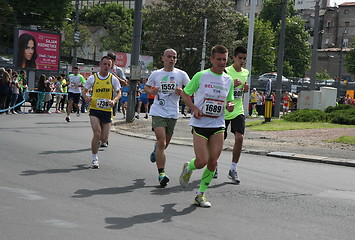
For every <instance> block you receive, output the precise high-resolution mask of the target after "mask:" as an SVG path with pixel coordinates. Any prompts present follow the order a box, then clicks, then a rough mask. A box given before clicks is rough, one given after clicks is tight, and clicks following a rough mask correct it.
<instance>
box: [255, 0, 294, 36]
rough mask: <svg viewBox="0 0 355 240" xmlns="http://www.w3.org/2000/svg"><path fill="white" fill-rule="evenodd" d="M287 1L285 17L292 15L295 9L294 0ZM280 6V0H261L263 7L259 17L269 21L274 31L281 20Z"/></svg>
mask: <svg viewBox="0 0 355 240" xmlns="http://www.w3.org/2000/svg"><path fill="white" fill-rule="evenodd" d="M286 1H287V10H286V18H288V17H291V16H294V15H295V14H296V10H295V7H294V1H291V0H286ZM281 8H282V0H265V1H264V2H263V8H262V9H261V11H260V14H259V17H260V18H261V19H263V20H265V21H269V22H270V23H271V24H272V28H273V29H274V31H276V29H277V28H278V25H279V24H280V21H281Z"/></svg>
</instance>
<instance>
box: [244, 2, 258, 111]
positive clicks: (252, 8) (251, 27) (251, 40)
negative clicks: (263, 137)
mask: <svg viewBox="0 0 355 240" xmlns="http://www.w3.org/2000/svg"><path fill="white" fill-rule="evenodd" d="M250 4H251V6H250V18H249V32H248V48H247V52H248V57H247V63H246V66H245V67H246V68H247V69H248V70H249V76H248V80H247V83H248V85H249V90H248V92H247V93H245V94H244V98H243V108H244V115H245V116H246V117H248V116H249V96H250V86H251V64H252V59H253V45H254V21H255V6H256V0H251V2H250Z"/></svg>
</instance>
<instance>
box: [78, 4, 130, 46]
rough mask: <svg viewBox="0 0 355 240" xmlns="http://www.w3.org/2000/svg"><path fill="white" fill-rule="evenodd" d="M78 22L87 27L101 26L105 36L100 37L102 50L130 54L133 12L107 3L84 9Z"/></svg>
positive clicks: (118, 5)
mask: <svg viewBox="0 0 355 240" xmlns="http://www.w3.org/2000/svg"><path fill="white" fill-rule="evenodd" d="M80 22H81V23H84V24H86V25H88V26H101V27H103V28H104V29H105V31H106V35H104V36H102V37H101V39H100V40H101V43H102V46H103V47H102V49H99V50H101V51H102V50H114V51H121V52H130V51H131V48H132V36H133V10H132V9H127V8H125V7H124V6H123V5H122V4H117V3H109V4H100V5H95V6H94V7H91V8H84V9H83V10H82V12H81V13H80Z"/></svg>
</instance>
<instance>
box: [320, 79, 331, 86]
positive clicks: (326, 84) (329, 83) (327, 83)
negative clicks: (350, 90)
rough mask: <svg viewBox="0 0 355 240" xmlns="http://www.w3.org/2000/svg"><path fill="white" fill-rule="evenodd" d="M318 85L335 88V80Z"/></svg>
mask: <svg viewBox="0 0 355 240" xmlns="http://www.w3.org/2000/svg"><path fill="white" fill-rule="evenodd" d="M319 85H321V86H335V80H334V79H329V80H324V81H323V82H320V83H319Z"/></svg>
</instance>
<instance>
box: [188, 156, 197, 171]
mask: <svg viewBox="0 0 355 240" xmlns="http://www.w3.org/2000/svg"><path fill="white" fill-rule="evenodd" d="M195 160H196V158H193V159H191V161H190V163H189V165H188V166H187V168H188V169H189V170H190V171H193V170H196V169H197V168H196V166H195Z"/></svg>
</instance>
